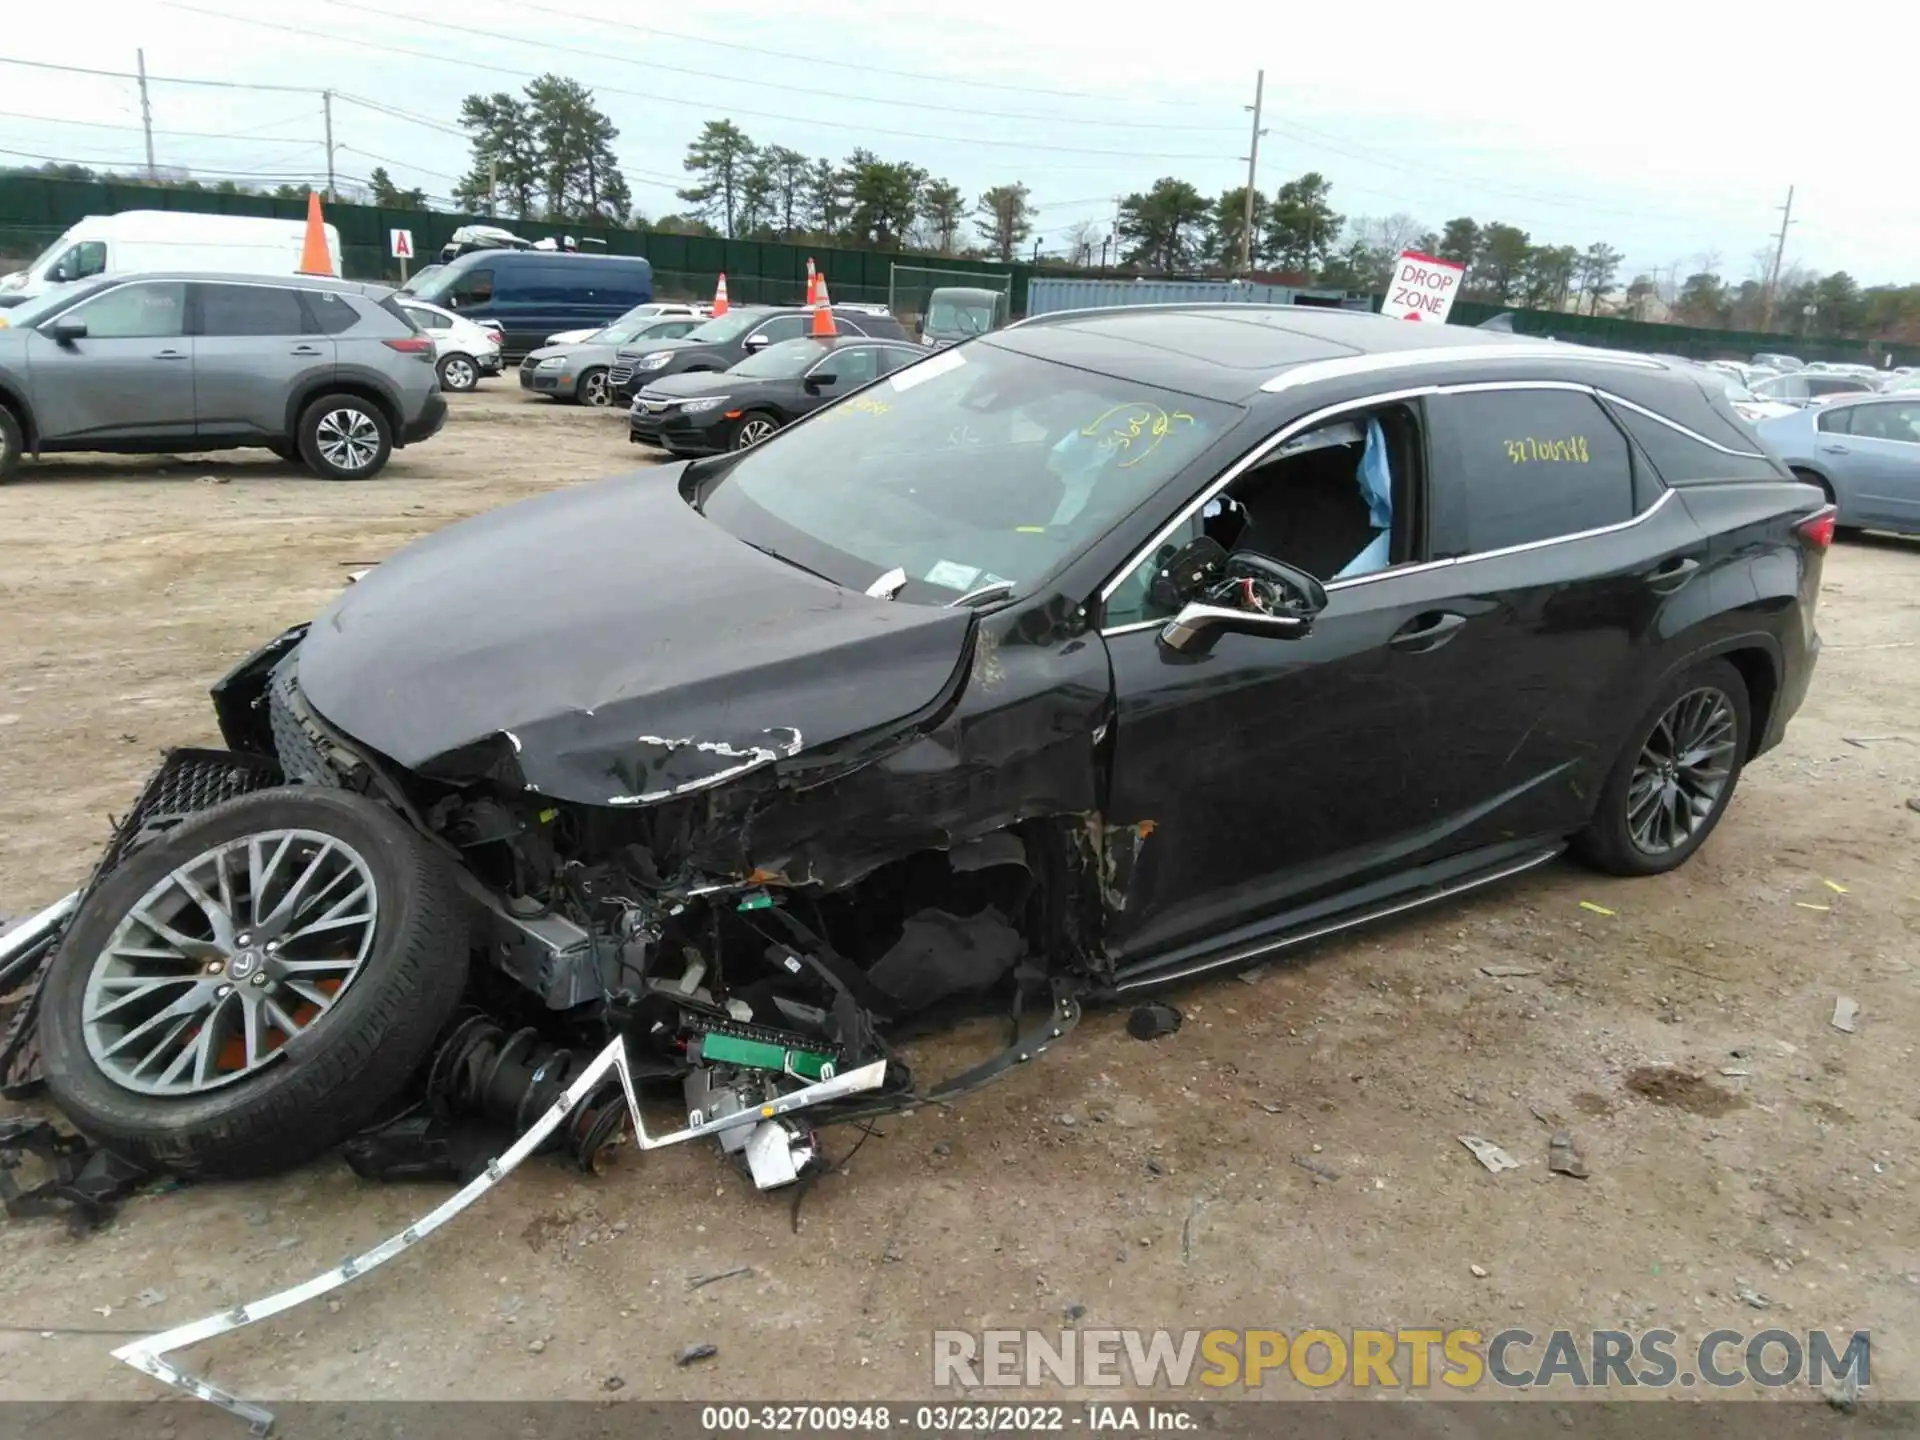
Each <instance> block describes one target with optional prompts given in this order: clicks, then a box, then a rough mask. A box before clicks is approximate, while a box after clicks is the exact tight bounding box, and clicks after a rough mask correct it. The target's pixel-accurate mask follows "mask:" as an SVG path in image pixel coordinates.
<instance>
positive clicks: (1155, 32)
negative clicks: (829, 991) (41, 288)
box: [0, 0, 1920, 284]
mask: <svg viewBox="0 0 1920 1440" xmlns="http://www.w3.org/2000/svg"><path fill="white" fill-rule="evenodd" d="M594 11H601V12H602V13H607V14H610V15H613V16H618V17H620V18H618V19H605V20H601V19H594V18H588V17H589V14H591V13H592V12H594ZM1774 13H1776V12H1770V11H1769V9H1768V8H1767V7H1765V6H1751V5H1746V6H1743V5H1737V4H1731V5H1730V4H1712V5H1708V4H1702V3H1698V0H1666V3H1658V4H1654V3H1643V0H1623V3H1616V4H1613V5H1609V6H1606V7H1602V8H1599V9H1591V8H1587V7H1580V8H1572V7H1550V6H1543V5H1541V4H1539V3H1538V0H1526V3H1521V0H1476V3H1470V4H1465V5H1453V6H1447V5H1439V4H1431V3H1429V4H1413V3H1406V0H1381V3H1378V4H1373V5H1368V6H1353V7H1346V8H1343V9H1340V10H1338V11H1328V10H1325V9H1319V8H1315V7H1301V6H1297V5H1271V4H1259V3H1246V0H1243V3H1226V0H1186V3H1183V4H1181V5H1178V6H1173V7H1165V6H1153V7H1148V6H1145V5H1138V6H1135V7H1131V8H1129V7H1126V6H1122V5H1117V4H1114V3H1112V0H1107V3H1100V4H1094V3H1086V0H1052V3H1048V0H1038V3H1036V0H962V3H949V4H944V5H940V6H935V5H931V4H924V3H923V4H911V3H905V0H808V3H806V4H804V5H802V4H795V3H792V0H701V3H700V4H698V5H687V6H673V7H667V6H653V5H647V6H642V5H630V6H612V7H597V6H581V5H579V4H577V3H567V0H455V3H451V4H449V3H446V0H441V3H438V4H434V5H429V4H428V3H426V0H385V3H375V0H298V3H295V0H269V3H261V0H253V3H251V4H243V3H242V0H190V3H185V0H183V3H177V4H169V3H154V0H146V3H141V4H137V5H136V4H133V3H127V0H94V3H90V4H84V5H81V6H76V7H75V8H73V9H68V8H66V7H64V6H61V5H55V4H34V5H25V4H23V5H20V6H16V7H14V9H13V12H12V13H10V14H9V16H8V19H7V23H6V25H5V26H4V27H3V28H0V56H4V57H8V58H11V59H19V60H35V61H46V62H53V63H56V64H65V65H79V66H88V67H93V68H98V69H107V70H127V71H131V70H132V69H133V68H134V51H135V48H136V47H144V48H145V50H146V63H147V69H148V71H149V73H150V74H152V75H155V76H169V77H188V78H196V79H217V80H225V81H230V82H243V81H244V82H251V83H259V84H266V85H281V86H306V87H312V88H314V89H321V88H330V89H334V90H336V91H340V92H344V94H347V95H353V96H359V97H364V98H366V99H369V100H374V101H378V102H380V103H381V104H383V105H386V106H390V107H395V108H398V109H401V110H405V111H408V112H410V113H411V114H412V115H414V116H418V117H422V118H424V119H426V120H430V121H434V122H437V124H438V125H439V126H441V127H444V128H438V129H436V128H432V127H431V126H429V125H425V124H420V123H416V122H414V121H412V120H406V119H399V118H395V117H393V116H390V115H384V114H380V113H376V112H375V111H372V110H369V109H366V108H364V107H362V106H359V105H356V104H353V103H350V102H348V101H346V100H344V99H337V100H336V101H335V104H334V139H335V142H336V144H337V145H338V146H339V147H340V150H339V153H338V156H337V160H336V163H337V167H338V170H339V172H340V174H341V175H342V176H354V177H365V176H366V175H367V173H368V172H369V171H371V170H372V169H373V167H374V166H375V165H377V164H385V165H386V168H387V170H388V171H389V173H391V174H392V175H393V176H394V178H395V179H396V180H398V181H399V182H400V183H401V184H402V185H419V186H421V187H422V188H424V189H426V190H427V191H428V193H429V194H431V195H438V196H445V195H446V194H447V193H448V192H449V191H450V189H451V188H452V186H453V184H454V182H455V180H456V179H457V178H458V177H459V176H460V175H461V174H463V173H464V172H465V170H466V168H467V146H466V143H465V141H464V140H463V138H462V137H461V136H460V135H459V134H458V133H457V132H456V133H449V132H450V131H453V129H454V126H453V122H454V121H455V119H456V118H457V115H458V110H459V103H460V98H461V97H462V96H463V95H465V94H467V93H469V92H472V91H476V90H487V91H491V90H495V89H518V88H519V86H520V84H522V83H524V81H526V80H528V79H531V78H533V77H534V76H535V75H537V74H539V73H541V72H542V71H546V70H553V71H556V72H558V73H560V74H562V75H567V76H571V77H572V78H574V79H577V80H579V81H581V82H582V83H583V84H585V85H587V86H589V87H590V88H592V89H593V90H594V91H595V92H596V94H597V96H598V99H599V101H600V103H601V106H602V108H603V109H605V110H606V111H607V112H608V113H609V114H610V115H611V116H612V117H613V119H614V121H615V123H616V124H618V125H619V127H620V132H621V134H620V140H619V142H618V145H617V147H616V148H617V151H618V154H619V158H620V161H621V164H622V166H623V168H624V170H625V173H626V175H627V178H628V181H629V183H630V184H631V185H632V187H633V191H634V196H635V199H636V201H637V203H638V204H639V206H640V208H641V209H642V210H644V211H645V212H646V213H647V214H649V215H654V216H659V215H663V214H667V213H669V212H671V211H673V210H675V209H678V208H682V207H681V206H680V204H679V202H678V201H676V200H675V198H674V195H673V189H674V187H675V185H676V183H684V179H683V171H682V169H681V163H680V162H681V158H682V156H683V155H684V153H685V150H686V146H687V143H688V141H689V140H690V139H691V138H692V137H693V136H694V134H695V133H696V131H697V130H698V129H699V127H700V125H701V123H702V122H703V121H705V120H709V119H717V118H721V117H731V118H733V119H734V120H735V121H736V122H737V123H738V124H740V125H741V127H742V128H744V129H745V130H746V131H747V133H748V134H750V135H751V136H753V138H754V139H756V140H758V141H761V142H763V143H779V144H784V145H789V146H792V147H793V148H795V149H798V150H803V151H805V152H807V153H809V154H827V155H832V156H834V157H836V158H838V157H842V156H844V155H845V154H846V153H847V151H849V150H851V149H852V148H854V147H855V146H865V147H866V148H868V149H870V150H873V151H875V152H877V153H878V154H879V155H880V156H881V157H882V158H883V159H890V160H891V159H900V160H911V161H913V162H914V163H916V164H919V165H923V166H925V167H927V168H928V169H929V170H931V171H932V172H933V173H934V174H935V175H939V176H945V177H947V178H949V179H952V180H953V181H954V182H956V183H957V184H959V185H960V187H961V188H962V189H963V190H964V191H966V192H967V193H968V195H969V196H973V195H977V194H978V193H979V191H981V190H982V189H984V188H985V187H987V186H989V185H992V184H996V183H999V182H1002V181H1008V180H1019V181H1023V182H1024V183H1025V184H1027V185H1028V186H1029V187H1030V188H1031V190H1032V191H1033V198H1034V200H1035V202H1036V203H1038V204H1039V205H1040V206H1041V207H1043V208H1042V209H1041V211H1040V223H1039V225H1038V227H1037V230H1038V233H1039V235H1040V236H1041V237H1042V243H1043V245H1044V246H1045V247H1047V248H1063V247H1064V242H1065V236H1066V231H1067V229H1068V227H1069V226H1070V225H1072V224H1073V222H1075V221H1079V220H1093V221H1099V222H1103V224H1104V225H1106V226H1109V227H1110V224H1111V221H1112V218H1113V210H1114V197H1115V196H1116V195H1118V194H1121V193H1123V192H1125V191H1131V190H1140V189H1145V188H1146V187H1147V186H1148V185H1150V184H1151V183H1152V182H1153V180H1154V179H1155V178H1156V177H1157V176H1160V175H1168V174H1172V175H1178V176H1181V177H1183V178H1185V179H1188V180H1191V181H1192V182H1193V183H1194V184H1196V185H1198V186H1199V187H1200V188H1201V190H1202V191H1204V192H1206V193H1208V194H1217V193H1218V192H1219V191H1221V190H1223V189H1226V188H1228V187H1229V186H1233V185H1237V184H1240V183H1242V182H1243V181H1244V178H1245V171H1246V160H1245V156H1246V147H1247V130H1248V126H1249V123H1250V117H1249V116H1248V115H1247V114H1246V113H1245V111H1244V109H1243V107H1244V106H1246V105H1248V104H1250V103H1251V101H1252V98H1253V82H1254V71H1255V69H1256V68H1258V67H1260V66H1263V65H1264V66H1265V67H1266V72H1267V88H1266V119H1265V124H1266V127H1267V132H1268V133H1267V135H1266V137H1265V139H1264V140H1263V141H1262V142H1261V152H1260V175H1259V183H1260V185H1261V188H1262V189H1264V190H1269V191H1270V190H1271V189H1272V188H1273V187H1274V186H1275V185H1276V184H1277V183H1279V182H1280V181H1282V180H1285V179H1288V178H1290V177H1292V176H1294V175H1297V174H1299V173H1300V172H1301V171H1303V170H1307V169H1316V170H1319V171H1321V172H1323V173H1324V174H1326V175H1327V176H1329V177H1330V178H1331V179H1332V181H1333V201H1334V206H1335V208H1336V209H1338V210H1340V211H1341V212H1343V213H1344V214H1347V215H1349V216H1354V215H1384V214H1387V213H1390V212H1393V211H1402V210H1403V211H1406V212H1409V213H1411V214H1412V215H1414V216H1416V217H1417V218H1418V219H1419V220H1421V221H1422V222H1423V223H1424V224H1426V225H1428V226H1431V227H1433V228H1435V229H1438V228H1439V227H1440V225H1441V224H1442V222H1444V221H1445V220H1446V219H1447V218H1448V217H1449V216H1453V215H1460V214H1469V215H1472V216H1474V217H1475V218H1476V219H1478V220H1481V221H1483V222H1484V221H1487V220H1504V221H1507V222H1509V223H1511V224H1516V225H1519V226H1521V227H1522V228H1524V229H1526V230H1528V231H1530V232H1531V234H1532V237H1533V239H1534V240H1535V242H1536V243H1545V244H1572V245H1577V246H1581V247H1584V246H1586V245H1588V244H1590V243H1592V242H1594V241H1597V240H1604V241H1607V242H1609V243H1611V244H1613V245H1615V246H1617V247H1618V248H1620V249H1622V250H1624V251H1625V252H1626V254H1627V257H1628V262H1627V270H1628V272H1629V273H1631V272H1632V271H1636V270H1644V271H1653V272H1664V271H1666V270H1667V269H1668V268H1669V267H1677V270H1678V274H1679V275H1681V276H1685V275H1686V274H1687V273H1688V272H1690V271H1692V270H1694V269H1697V268H1699V267H1700V264H1701V262H1702V260H1703V259H1705V260H1708V261H1713V262H1714V263H1715V264H1716V268H1718V270H1719V271H1720V273H1721V274H1722V275H1724V276H1726V277H1727V278H1729V279H1732V280H1738V279H1740V278H1743V277H1745V276H1747V275H1748V274H1750V273H1752V270H1753V265H1754V260H1753V256H1754V252H1756V251H1757V250H1760V249H1762V248H1763V247H1769V248H1770V246H1771V244H1772V239H1771V237H1772V234H1773V232H1774V231H1775V230H1777V228H1778V226H1779V223H1780V214H1779V208H1778V207H1779V206H1780V205H1781V203H1782V201H1783V200H1784V199H1785V196H1786V191H1787V187H1788V185H1789V184H1791V185H1794V186H1796V187H1797V189H1796V193H1795V198H1794V215H1795V221H1796V223H1795V224H1794V226H1793V228H1792V229H1791V231H1790V232H1789V234H1788V240H1787V263H1788V264H1790V265H1791V264H1793V263H1795V262H1798V263H1800V264H1803V265H1807V266H1810V267H1813V268H1815V269H1819V270H1833V269H1845V270H1848V271H1850V272H1852V273H1853V274H1854V275H1855V276H1856V278H1858V279H1860V280H1861V281H1862V282H1863V283H1867V284H1873V283H1880V282H1889V281H1891V282H1900V283H1906V282H1912V281H1920V244H1917V243H1916V241H1920V196H1916V194H1915V187H1914V184H1913V182H1912V178H1911V176H1910V175H1909V174H1908V173H1907V172H1908V171H1909V170H1910V169H1911V167H1910V166H1908V165H1906V164H1905V156H1906V155H1907V153H1908V150H1909V148H1910V143H1909V142H1910V137H1911V135H1912V129H1913V126H1912V99H1911V96H1912V89H1911V65H1912V58H1911V57H1912V55H1913V53H1915V52H1914V47H1915V42H1916V41H1920V5H1914V4H1912V3H1910V0H1903V3H1897V4H1896V3H1893V0H1869V3H1868V5H1867V6H1866V7H1864V9H1861V8H1856V9H1854V10H1853V11H1850V12H1849V14H1848V17H1847V23H1846V25H1845V35H1844V36H1842V35H1840V34H1838V33H1837V32H1836V31H1834V30H1833V29H1831V28H1830V27H1829V26H1828V25H1827V23H1826V22H1825V21H1823V20H1822V19H1821V18H1820V13H1819V12H1818V11H1817V10H1812V11H1809V10H1805V9H1801V10H1797V11H1796V10H1788V11H1780V12H1777V13H1778V15H1779V16H1780V19H1779V20H1778V21H1776V20H1774V19H1772V18H1770V16H1771V15H1772V14H1774ZM242 15H250V16H251V17H252V22H251V23H250V22H249V21H247V20H243V19H241V18H239V17H241V16H242ZM655 18H657V19H658V21H659V24H660V25H661V26H664V27H665V28H664V29H661V28H655V26H654V24H653V21H654V19H655ZM270 26H280V27H287V28H281V29H275V28H269V27H270ZM289 30H292V31H299V32H302V33H289ZM487 32H491V33H487ZM1332 35H1339V36H1342V37H1344V38H1341V39H1327V38H1318V39H1316V38H1314V37H1327V36H1332ZM746 46H752V47H755V48H754V49H745V48H742V47H746ZM769 52H789V55H790V56H792V57H801V56H821V57H827V58H828V59H829V60H830V61H831V62H833V63H809V62H808V61H807V60H805V59H801V58H789V55H781V54H776V53H769ZM152 102H153V125H154V130H155V132H156V138H155V148H156V151H157V156H156V158H157V159H158V161H159V163H161V164H162V165H172V166H186V167H190V168H192V169H193V170H194V171H196V172H203V173H210V174H217V173H225V172H238V173H237V174H236V178H240V177H242V176H257V177H259V178H260V179H261V180H262V181H264V182H265V183H269V184H271V183H274V182H276V181H277V180H279V179H283V178H284V179H306V178H308V177H313V176H318V175H323V174H324V150H323V148H322V139H321V137H322V130H321V118H320V103H319V100H318V97H317V96H308V95H303V94H298V93H276V92H273V91H252V90H240V89H215V88H202V87H190V86H185V85H177V84H162V83H155V84H154V85H153V86H152ZM83 122H84V123H83ZM139 124H140V109H139V98H138V94H137V91H136V88H135V86H134V84H133V83H132V82H131V81H120V80H113V79H104V78H95V77H91V76H84V75H74V74H63V73H59V72H55V71H49V70H41V69H33V68H29V67H24V66H17V65H0V161H6V162H15V163H27V162H28V161H29V160H32V159H38V158H41V157H53V158H58V159H63V160H76V161H79V162H80V163H82V164H87V165H92V166H96V167H105V166H109V165H115V164H117V165H119V166H122V167H126V168H133V167H136V166H137V165H138V164H140V163H141V161H142V159H143V155H142V148H141V137H140V130H139ZM1895 156H1898V157H1901V163H1900V164H1898V165H1889V164H1888V163H1887V162H1888V160H1890V159H1892V158H1893V157H1895ZM1623 278H1624V277H1623Z"/></svg>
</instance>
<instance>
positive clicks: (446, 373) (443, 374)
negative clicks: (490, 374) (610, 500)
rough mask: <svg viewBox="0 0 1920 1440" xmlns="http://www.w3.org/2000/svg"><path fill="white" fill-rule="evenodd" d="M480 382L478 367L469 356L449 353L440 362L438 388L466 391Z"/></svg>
mask: <svg viewBox="0 0 1920 1440" xmlns="http://www.w3.org/2000/svg"><path fill="white" fill-rule="evenodd" d="M479 383H480V368H479V367H478V366H477V365H475V364H474V363H473V359H472V357H471V356H467V355H449V356H447V358H446V359H444V360H442V361H441V362H440V388H441V389H442V390H455V391H466V390H471V389H473V388H474V387H475V386H476V385H478V384H479Z"/></svg>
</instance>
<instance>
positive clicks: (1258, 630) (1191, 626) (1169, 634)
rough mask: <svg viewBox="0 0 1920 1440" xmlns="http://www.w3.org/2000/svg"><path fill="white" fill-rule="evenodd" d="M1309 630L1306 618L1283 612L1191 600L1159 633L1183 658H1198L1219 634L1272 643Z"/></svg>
mask: <svg viewBox="0 0 1920 1440" xmlns="http://www.w3.org/2000/svg"><path fill="white" fill-rule="evenodd" d="M1312 628H1313V621H1312V619H1311V618H1310V617H1308V616H1306V615H1300V614H1289V613H1285V612H1283V613H1281V614H1278V615H1268V614H1265V613H1263V612H1261V611H1258V610H1241V609H1238V608H1237V607H1235V606H1232V605H1210V604H1208V603H1207V602H1206V601H1204V600H1192V601H1189V602H1188V603H1187V604H1186V605H1185V606H1184V607H1183V608H1182V609H1181V611H1180V613H1179V614H1178V615H1176V616H1174V617H1173V619H1171V620H1169V621H1168V622H1167V624H1166V628H1165V629H1163V630H1162V631H1161V632H1160V643H1161V644H1162V645H1164V646H1166V647H1167V648H1168V649H1169V650H1178V651H1180V652H1181V653H1182V654H1184V655H1198V654H1203V653H1205V652H1206V651H1207V650H1208V649H1210V648H1211V647H1212V645H1213V642H1214V641H1215V640H1217V639H1219V638H1220V637H1221V636H1222V635H1265V636H1267V637H1268V638H1269V639H1273V640H1298V639H1299V638H1300V637H1301V636H1302V635H1305V634H1306V633H1307V632H1308V631H1309V630H1311V629H1312Z"/></svg>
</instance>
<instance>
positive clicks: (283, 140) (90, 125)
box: [0, 110, 313, 145]
mask: <svg viewBox="0 0 1920 1440" xmlns="http://www.w3.org/2000/svg"><path fill="white" fill-rule="evenodd" d="M301 118H303V119H304V118H305V117H304V116H303V117H301ZM0 120H33V121H37V122H38V123H40V124H42V125H82V126H85V127H86V128H87V129H89V130H128V131H132V132H133V133H135V134H138V133H140V131H141V129H142V127H141V126H139V125H112V124H109V123H107V122H106V121H104V120H68V119H65V118H63V117H62V116H59V115H24V114H21V113H20V112H19V111H17V110H0ZM274 123H276V124H284V123H285V122H284V121H276V122H274ZM153 133H154V135H156V136H164V137H166V138H168V139H173V140H249V139H250V140H255V141H257V142H258V143H260V144H263V145H311V144H313V141H311V140H302V139H298V138H296V137H292V136H279V135H253V134H250V133H249V132H247V131H245V130H229V131H224V132H223V131H215V130H155V131H154V132H153Z"/></svg>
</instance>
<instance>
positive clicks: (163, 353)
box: [153, 350, 187, 360]
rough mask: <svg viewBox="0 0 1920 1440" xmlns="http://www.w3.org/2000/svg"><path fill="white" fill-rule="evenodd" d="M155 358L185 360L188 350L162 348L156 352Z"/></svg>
mask: <svg viewBox="0 0 1920 1440" xmlns="http://www.w3.org/2000/svg"><path fill="white" fill-rule="evenodd" d="M153 358H154V359H156V360H184V359H186V358H187V352H186V351H184V350H160V351H156V352H155V353H154V357H153Z"/></svg>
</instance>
